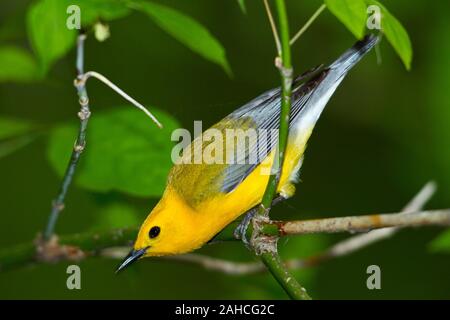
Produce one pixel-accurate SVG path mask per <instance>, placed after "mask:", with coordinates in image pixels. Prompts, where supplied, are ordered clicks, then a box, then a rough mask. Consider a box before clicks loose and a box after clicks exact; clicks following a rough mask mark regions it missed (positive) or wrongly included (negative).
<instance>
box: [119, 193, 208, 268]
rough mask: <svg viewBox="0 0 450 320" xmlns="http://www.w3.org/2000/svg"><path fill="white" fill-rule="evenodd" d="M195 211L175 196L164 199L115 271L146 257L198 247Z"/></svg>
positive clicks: (143, 225)
mask: <svg viewBox="0 0 450 320" xmlns="http://www.w3.org/2000/svg"><path fill="white" fill-rule="evenodd" d="M197 223H198V222H197V221H196V219H195V212H193V211H192V209H191V208H189V206H187V205H185V204H184V202H182V201H180V200H179V199H177V198H176V197H175V196H170V197H166V196H163V198H162V199H161V201H160V202H159V203H158V204H157V205H156V207H155V208H154V209H153V210H152V212H151V213H150V214H149V215H148V217H147V218H146V219H145V221H144V223H143V224H142V226H141V228H140V230H139V233H138V236H137V238H136V241H135V242H134V246H133V248H132V249H131V251H130V253H129V254H128V256H126V257H125V259H124V260H123V262H122V263H121V265H120V266H119V268H118V269H117V271H116V272H119V271H121V270H123V269H124V268H125V267H128V266H129V265H130V264H132V263H133V262H135V261H137V260H139V259H140V258H144V257H151V256H166V255H173V254H180V253H185V252H189V251H192V250H193V249H196V248H197V247H199V244H198V241H197V238H198V237H197V236H196V228H195V225H196V224H197Z"/></svg>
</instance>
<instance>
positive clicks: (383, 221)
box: [278, 209, 450, 235]
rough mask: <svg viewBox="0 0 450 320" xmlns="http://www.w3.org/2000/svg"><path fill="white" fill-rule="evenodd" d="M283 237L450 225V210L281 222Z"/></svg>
mask: <svg viewBox="0 0 450 320" xmlns="http://www.w3.org/2000/svg"><path fill="white" fill-rule="evenodd" d="M278 225H279V229H280V230H279V232H281V233H282V234H283V235H299V234H312V233H338V232H350V233H354V232H368V231H369V230H372V229H381V228H388V227H400V228H401V227H406V226H407V227H418V226H432V225H440V226H446V225H450V209H446V210H429V211H419V212H411V213H410V214H404V213H388V214H374V215H365V216H351V217H339V218H326V219H315V220H304V221H288V222H279V223H278Z"/></svg>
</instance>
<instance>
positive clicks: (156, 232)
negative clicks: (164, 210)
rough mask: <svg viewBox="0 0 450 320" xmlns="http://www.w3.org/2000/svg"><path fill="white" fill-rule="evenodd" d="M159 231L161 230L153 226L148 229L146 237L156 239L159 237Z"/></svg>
mask: <svg viewBox="0 0 450 320" xmlns="http://www.w3.org/2000/svg"><path fill="white" fill-rule="evenodd" d="M160 231H161V228H160V227H158V226H154V227H152V228H151V229H150V231H149V232H148V235H149V237H150V238H156V237H157V236H158V235H159V232H160Z"/></svg>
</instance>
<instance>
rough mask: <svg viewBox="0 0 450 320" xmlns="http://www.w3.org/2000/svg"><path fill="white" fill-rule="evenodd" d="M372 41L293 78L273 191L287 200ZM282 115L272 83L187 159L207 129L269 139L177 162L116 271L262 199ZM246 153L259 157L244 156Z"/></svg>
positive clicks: (194, 241)
mask: <svg viewBox="0 0 450 320" xmlns="http://www.w3.org/2000/svg"><path fill="white" fill-rule="evenodd" d="M377 42H378V37H377V36H374V35H369V36H366V37H365V38H364V39H363V40H361V41H358V42H357V43H356V44H355V45H354V46H353V47H352V48H350V49H349V50H347V51H346V52H345V53H344V54H343V55H342V56H340V57H339V58H338V59H337V60H336V61H335V62H333V63H332V64H331V65H330V66H328V67H327V68H323V69H321V70H319V69H320V68H316V69H313V70H311V71H309V72H306V73H305V74H303V75H301V76H299V77H297V78H296V79H295V80H294V82H293V85H292V107H291V112H290V119H289V136H288V144H287V149H286V154H285V161H284V163H283V167H282V173H281V177H280V181H279V185H278V189H277V192H278V194H279V195H280V196H282V197H284V198H288V197H291V196H292V195H293V194H294V192H295V187H294V184H293V183H295V182H297V180H298V175H299V170H300V167H301V163H302V158H303V153H304V151H305V148H306V143H307V141H308V139H309V137H310V135H311V132H312V130H313V128H314V125H315V124H316V122H317V120H318V118H319V116H320V114H321V113H322V110H323V109H324V107H325V105H326V104H327V102H328V100H329V99H330V97H331V96H332V94H333V93H334V91H335V90H336V88H337V87H338V85H339V84H340V83H341V81H342V80H343V79H344V77H345V75H346V74H347V72H348V71H349V70H350V69H351V68H352V67H353V66H354V65H355V64H356V63H357V62H358V61H359V60H360V59H361V58H362V56H364V55H365V54H366V53H367V52H368V51H369V50H370V49H371V48H372V47H373V46H374V45H375V44H376V43H377ZM279 118H280V89H279V88H277V89H272V90H269V91H267V92H265V93H263V94H262V95H260V96H258V97H257V98H255V99H253V100H252V101H250V102H249V103H247V104H245V105H244V106H242V107H241V108H239V109H237V110H236V111H234V112H233V113H231V114H230V115H228V116H227V117H225V118H224V119H222V120H221V121H220V122H218V123H217V124H215V125H214V126H213V127H212V128H210V129H208V130H207V131H205V132H203V133H202V135H200V136H199V137H197V138H196V139H195V140H194V141H193V142H192V143H191V144H190V145H189V146H187V147H186V148H185V149H184V150H183V155H182V157H184V159H186V156H187V157H188V158H189V157H190V158H189V159H192V152H194V154H195V152H196V151H198V149H199V147H200V148H204V147H206V145H207V143H206V142H205V141H203V140H202V139H204V138H205V135H206V134H207V133H208V132H211V131H210V130H211V129H215V130H216V132H221V133H225V131H227V130H239V129H241V130H248V129H255V130H258V131H257V132H264V131H266V132H269V134H270V133H273V134H272V137H271V139H267V135H266V138H265V139H263V138H262V137H261V136H260V135H258V137H257V141H256V143H253V144H252V143H246V144H244V145H240V146H233V147H232V150H233V152H237V154H238V155H237V156H235V158H233V159H234V160H236V161H234V162H233V161H226V162H223V163H205V162H202V163H196V162H194V163H178V164H175V165H174V166H173V168H172V169H171V171H170V173H169V176H168V181H167V186H166V189H165V191H164V194H163V196H162V198H161V200H160V201H159V202H158V204H157V205H156V206H155V207H154V208H153V210H152V211H151V213H150V214H149V215H148V217H147V218H146V219H145V221H144V223H143V224H142V226H141V228H140V231H139V234H138V236H137V239H136V241H135V243H134V247H133V249H132V250H131V252H130V254H129V255H128V256H127V257H126V258H125V260H124V261H123V262H122V264H121V265H120V266H119V268H118V269H117V271H120V270H122V269H123V268H125V267H126V266H128V265H130V264H131V263H132V262H134V261H136V260H137V259H139V258H142V257H148V256H162V255H173V254H181V253H186V252H190V251H192V250H195V249H198V248H200V247H201V246H202V245H204V244H205V243H206V242H208V241H209V240H210V239H211V238H213V237H214V236H215V235H216V234H217V233H219V232H220V231H221V230H222V229H223V228H224V227H226V226H227V225H228V224H229V223H231V222H232V221H234V220H236V218H238V217H239V216H241V215H242V214H243V213H245V212H247V211H248V210H249V209H251V208H252V207H254V206H255V205H257V204H259V203H260V201H261V199H262V196H263V194H264V190H265V188H266V185H267V181H268V179H269V175H268V172H267V168H270V167H271V165H272V160H273V157H274V154H275V149H276V144H277V143H276V142H277V141H278V131H277V129H278V127H279ZM205 140H206V139H205ZM199 141H200V143H198V142H199ZM202 141H203V142H202ZM228 142H230V139H228V140H227V139H224V140H223V141H222V144H223V145H228ZM233 142H234V140H233ZM255 154H257V157H255ZM213 156H216V155H214V154H213ZM251 158H252V159H256V161H249V160H250V159H251Z"/></svg>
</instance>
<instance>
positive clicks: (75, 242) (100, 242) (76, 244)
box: [0, 209, 450, 271]
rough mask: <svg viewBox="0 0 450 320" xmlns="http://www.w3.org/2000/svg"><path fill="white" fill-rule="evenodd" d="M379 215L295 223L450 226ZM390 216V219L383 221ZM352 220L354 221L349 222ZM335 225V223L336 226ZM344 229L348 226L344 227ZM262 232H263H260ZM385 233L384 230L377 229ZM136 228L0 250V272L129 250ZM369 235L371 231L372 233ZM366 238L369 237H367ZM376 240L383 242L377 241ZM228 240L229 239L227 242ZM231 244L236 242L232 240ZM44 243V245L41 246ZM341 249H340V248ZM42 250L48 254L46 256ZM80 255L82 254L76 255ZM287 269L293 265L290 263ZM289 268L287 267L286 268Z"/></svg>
mask: <svg viewBox="0 0 450 320" xmlns="http://www.w3.org/2000/svg"><path fill="white" fill-rule="evenodd" d="M375 216H378V217H379V216H380V215H368V216H356V217H344V218H330V219H326V220H329V221H330V220H334V221H346V222H347V223H348V222H350V224H353V221H358V220H359V219H362V221H373V222H374V223H372V224H366V225H365V227H364V228H362V229H361V228H357V229H353V228H335V225H334V224H331V225H330V227H326V228H324V227H323V224H322V223H321V222H320V220H309V221H297V222H296V223H298V224H299V225H302V224H303V223H306V225H308V228H307V230H306V229H305V228H303V227H301V228H300V230H302V232H304V231H306V232H305V233H336V232H354V231H357V232H358V231H359V232H364V231H367V229H372V228H373V229H377V228H385V227H386V226H387V225H389V226H392V225H393V224H394V222H398V223H399V224H398V225H395V226H396V227H397V226H398V227H401V228H406V227H418V226H429V225H437V226H448V225H450V209H445V210H432V211H417V212H409V213H407V214H405V213H394V214H391V215H389V214H384V215H381V216H383V217H385V218H383V219H382V220H384V221H388V223H380V222H379V221H376V220H373V217H375ZM388 216H391V217H392V218H391V219H389V218H387V217H388ZM353 218H355V219H356V220H352V219H353ZM313 221H319V223H318V224H317V227H313V224H314V222H313ZM338 225H339V223H338ZM347 225H348V224H347ZM264 230H265V231H264ZM381 230H385V229H381ZM137 231H138V229H137V228H127V229H117V230H109V231H104V232H87V233H80V234H74V235H66V236H61V237H60V238H59V240H58V241H56V242H55V243H53V244H52V245H51V246H48V247H46V246H44V245H43V242H42V241H40V239H39V238H38V239H37V240H35V241H34V242H28V243H24V244H20V245H15V246H12V247H9V248H4V249H2V250H0V271H4V270H9V269H13V268H17V267H20V266H24V265H27V264H33V263H54V262H58V261H62V260H77V259H81V258H85V257H90V256H95V255H98V254H99V253H100V252H101V250H102V249H105V248H111V247H121V246H130V245H131V244H132V242H133V240H134V238H135V236H136V232H137ZM263 232H265V233H264V234H266V235H268V236H276V235H280V236H283V235H284V236H287V235H300V234H305V233H299V232H297V233H295V234H287V233H283V232H281V231H279V230H278V229H277V228H276V224H274V223H273V222H268V223H267V224H266V225H264V226H263ZM372 232H373V231H372ZM368 234H370V233H368ZM350 239H352V238H350ZM379 239H383V238H382V237H380V238H379ZM230 240H231V239H230ZM233 240H236V239H234V238H233ZM45 243H46V242H45ZM370 243H373V242H370V241H369V242H365V243H361V244H360V245H358V246H353V247H351V248H350V249H346V250H342V249H341V250H337V249H333V248H335V247H336V246H337V245H335V246H333V247H332V248H331V249H330V250H328V251H329V252H334V253H333V257H337V256H342V255H344V254H348V253H351V252H353V251H355V250H358V249H361V248H363V247H364V246H365V245H368V244H370ZM341 247H342V246H341ZM46 250H48V251H51V252H46ZM80 251H81V252H82V254H80ZM322 256H330V254H327V253H325V254H322ZM317 260H318V258H317V257H314V258H311V259H306V260H304V261H303V262H302V263H301V264H297V266H298V265H301V266H304V265H312V264H315V263H313V262H314V261H317ZM290 264H291V266H292V265H293V264H292V262H290ZM288 265H289V264H288Z"/></svg>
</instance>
